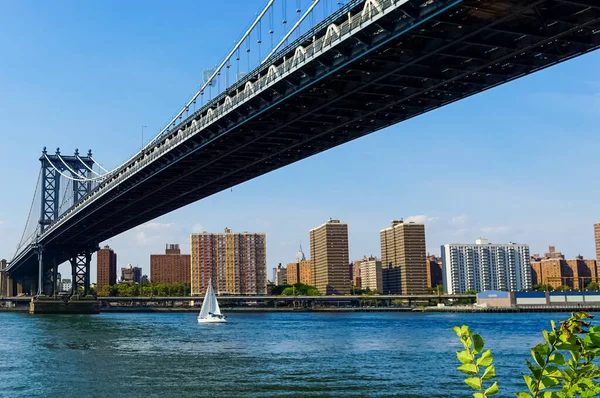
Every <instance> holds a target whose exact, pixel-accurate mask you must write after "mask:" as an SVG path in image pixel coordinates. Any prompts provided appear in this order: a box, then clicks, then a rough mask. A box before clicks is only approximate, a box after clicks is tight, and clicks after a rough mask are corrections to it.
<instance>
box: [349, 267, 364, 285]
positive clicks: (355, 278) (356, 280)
mask: <svg viewBox="0 0 600 398" xmlns="http://www.w3.org/2000/svg"><path fill="white" fill-rule="evenodd" d="M362 262H363V260H356V261H353V262H352V286H356V287H362V281H361V278H360V265H361V264H362Z"/></svg>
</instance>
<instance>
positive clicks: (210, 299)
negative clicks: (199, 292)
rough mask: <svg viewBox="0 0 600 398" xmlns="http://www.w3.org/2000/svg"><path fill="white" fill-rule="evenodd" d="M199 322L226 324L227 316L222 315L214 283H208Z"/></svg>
mask: <svg viewBox="0 0 600 398" xmlns="http://www.w3.org/2000/svg"><path fill="white" fill-rule="evenodd" d="M198 322H226V321H225V316H224V315H223V314H221V309H220V308H219V302H218V301H217V296H215V291H214V289H213V287H212V281H209V282H208V287H207V289H206V295H205V296H204V301H203V302H202V308H201V309H200V314H198Z"/></svg>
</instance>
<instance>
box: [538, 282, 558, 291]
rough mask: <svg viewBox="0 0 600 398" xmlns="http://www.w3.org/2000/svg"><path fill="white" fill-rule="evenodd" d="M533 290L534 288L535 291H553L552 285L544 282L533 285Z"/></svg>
mask: <svg viewBox="0 0 600 398" xmlns="http://www.w3.org/2000/svg"><path fill="white" fill-rule="evenodd" d="M533 290H535V291H537V292H552V291H554V286H552V285H547V284H544V283H538V284H535V285H533Z"/></svg>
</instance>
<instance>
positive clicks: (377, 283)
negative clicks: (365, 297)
mask: <svg viewBox="0 0 600 398" xmlns="http://www.w3.org/2000/svg"><path fill="white" fill-rule="evenodd" d="M360 280H361V282H360V283H361V287H362V288H363V289H369V290H372V291H376V292H379V293H382V292H383V277H382V273H381V261H380V260H378V259H377V258H375V257H365V258H364V259H363V260H362V261H361V263H360Z"/></svg>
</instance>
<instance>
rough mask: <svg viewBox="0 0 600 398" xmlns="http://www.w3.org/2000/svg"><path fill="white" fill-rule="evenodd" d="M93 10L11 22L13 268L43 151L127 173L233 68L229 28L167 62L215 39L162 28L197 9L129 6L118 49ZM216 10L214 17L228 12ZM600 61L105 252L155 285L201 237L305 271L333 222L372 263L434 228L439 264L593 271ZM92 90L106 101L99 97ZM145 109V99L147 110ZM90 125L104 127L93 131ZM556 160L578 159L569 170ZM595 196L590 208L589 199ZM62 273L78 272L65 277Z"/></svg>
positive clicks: (243, 8) (424, 124)
mask: <svg viewBox="0 0 600 398" xmlns="http://www.w3.org/2000/svg"><path fill="white" fill-rule="evenodd" d="M259 3H261V2H259V1H257V0H251V1H248V2H240V3H239V4H238V7H239V9H236V12H232V13H231V15H230V16H229V19H228V21H229V22H228V23H231V24H232V25H234V24H238V25H246V24H247V23H248V15H253V14H254V12H255V11H256V9H258V8H259V7H260V4H259ZM89 7H92V6H91V5H78V6H77V7H73V6H69V4H68V3H64V4H61V5H52V6H49V5H39V4H38V5H36V6H35V7H34V6H32V5H31V4H27V3H12V4H11V5H10V6H8V9H7V10H6V11H7V12H6V14H5V15H11V11H12V12H13V13H17V14H18V15H21V16H23V18H24V19H23V20H22V21H21V22H20V23H18V24H17V23H16V22H15V21H14V20H10V19H2V22H3V23H2V24H0V31H2V32H3V33H4V35H0V45H2V47H3V48H5V49H6V54H7V56H10V58H11V60H12V61H13V62H11V63H10V64H7V65H5V68H6V69H4V71H5V72H6V73H1V74H0V86H2V87H3V92H4V93H6V95H5V96H3V97H2V98H0V105H1V106H0V116H1V117H2V119H3V120H5V121H6V123H7V124H6V126H5V129H6V131H20V133H19V134H15V135H13V137H12V139H11V140H10V141H7V142H6V143H5V145H6V152H5V155H4V156H3V157H2V158H1V159H0V167H3V169H5V170H11V173H8V175H5V176H4V179H3V183H4V184H5V186H10V187H11V195H4V196H3V197H2V199H1V200H0V205H1V206H2V208H4V209H11V210H10V211H4V212H2V213H0V258H7V259H8V260H10V258H11V257H12V256H13V254H14V251H15V245H16V243H17V242H18V241H19V238H20V236H21V233H22V227H23V224H24V222H25V218H26V216H27V213H28V208H29V205H30V198H31V196H32V193H33V184H34V181H35V179H36V177H37V175H38V172H39V162H38V160H37V159H38V157H39V153H40V151H41V149H42V147H43V146H47V147H48V148H52V149H54V148H55V147H57V146H60V147H61V149H62V150H63V151H65V152H72V151H73V150H74V149H75V148H79V149H80V150H81V151H85V150H87V149H89V148H91V149H93V151H94V155H95V157H96V158H97V160H98V161H99V162H100V163H101V164H102V165H103V166H104V167H106V168H112V167H113V166H115V165H118V164H119V163H120V162H122V161H123V160H125V159H127V158H129V157H130V156H131V155H132V154H133V153H134V152H135V151H136V150H137V149H139V146H140V140H141V136H140V132H141V130H140V129H141V126H148V127H147V128H146V129H145V135H146V137H149V136H151V135H153V134H154V133H155V132H157V131H158V130H160V128H161V127H162V124H163V123H164V122H165V118H166V117H167V116H168V115H170V114H171V113H172V112H173V111H175V110H176V108H177V106H176V105H175V104H180V102H181V100H182V98H188V97H189V95H190V94H191V93H192V91H193V90H194V88H195V87H197V85H198V84H199V83H201V81H202V76H201V75H202V73H201V70H202V68H198V65H201V66H208V65H214V64H215V62H218V60H219V59H220V58H221V57H222V56H223V55H224V54H222V51H223V49H224V48H228V47H229V46H230V45H231V43H232V42H233V40H235V39H236V38H237V36H238V34H239V32H237V31H226V32H223V35H219V36H218V37H214V38H213V40H210V41H202V42H201V48H200V49H201V51H197V52H194V53H192V54H190V57H191V58H190V59H189V62H185V63H174V62H173V61H172V59H170V58H169V57H165V56H164V54H166V53H170V52H171V51H173V43H176V46H177V48H185V47H187V46H197V45H198V43H197V42H196V41H195V40H194V39H193V38H197V37H203V36H204V37H206V36H207V35H209V34H210V29H216V28H217V27H216V25H215V24H216V22H215V21H212V20H211V21H208V23H207V24H206V25H203V26H195V27H194V28H193V30H192V31H193V34H191V35H189V36H187V35H180V34H178V35H176V36H175V33H174V32H172V31H171V30H170V29H168V28H167V27H165V26H164V24H163V23H162V22H161V19H162V15H165V14H166V13H168V14H169V15H172V17H173V18H174V19H176V18H185V16H186V15H187V14H188V13H189V12H190V11H189V10H190V9H194V7H196V6H192V5H190V8H189V9H184V8H183V7H182V8H180V9H179V8H178V9H177V10H173V9H171V8H168V7H167V6H166V5H160V4H158V5H156V7H155V8H154V10H149V9H143V10H140V9H139V7H134V6H131V5H122V8H123V9H122V14H120V16H121V17H122V20H121V19H120V20H119V21H118V22H116V23H114V24H112V25H111V26H112V30H111V35H109V37H107V36H106V34H105V28H104V27H105V26H106V23H105V22H106V20H112V19H113V18H114V13H113V11H112V9H110V7H108V6H105V5H102V6H98V8H99V9H95V10H94V12H91V15H94V19H93V21H90V22H89V24H88V25H87V26H86V29H84V30H83V31H81V30H78V32H79V33H78V34H77V35H73V34H72V29H74V28H75V27H76V26H78V22H77V21H83V20H88V19H89V15H90V10H89ZM94 7H95V6H94ZM204 7H207V8H208V9H207V10H206V12H210V10H211V9H213V7H216V6H215V5H212V4H209V5H204ZM140 13H141V14H142V16H140ZM154 13H156V15H154ZM26 25H31V26H46V27H48V28H49V29H45V30H43V31H42V30H30V31H24V32H21V36H19V37H20V39H19V40H16V41H15V40H14V34H13V32H14V31H16V30H18V31H21V27H22V26H26ZM50 27H58V29H50ZM186 29H187V28H186ZM190 29H191V28H190ZM42 32H45V33H42ZM99 32H101V34H98V33H99ZM131 32H135V34H131ZM100 37H102V38H104V39H102V40H99V38H100ZM148 43H152V45H151V46H149V45H148ZM90 44H91V45H90ZM179 46H181V47H179ZM91 48H93V51H92V52H90V51H91V50H90V49H91ZM33 54H44V60H45V62H44V65H45V67H44V69H43V70H42V71H40V70H38V68H37V67H35V68H34V65H37V64H38V60H37V58H36V57H35V56H34V55H33ZM82 55H83V56H82ZM87 55H89V57H90V58H88V57H87ZM599 63H600V53H598V52H596V53H591V54H588V55H584V56H582V57H580V58H577V59H574V60H571V61H568V62H566V63H564V64H560V65H557V66H555V67H552V68H550V69H547V70H543V71H540V72H537V73H536V74H534V75H532V76H527V77H524V78H522V79H519V80H516V81H513V82H510V83H507V84H505V85H503V86H501V87H497V88H494V89H492V90H489V91H486V92H484V93H481V94H478V95H476V96H474V97H470V98H466V99H464V100H462V101H460V102H457V103H454V104H451V105H448V106H446V107H445V108H443V109H439V110H436V111H433V112H430V113H427V114H425V115H422V116H419V117H416V118H414V119H411V120H408V121H406V122H403V123H401V124H399V125H396V126H392V127H389V128H386V129H384V130H382V131H380V132H378V133H375V134H372V135H369V136H367V137H364V138H361V139H358V140H356V141H353V142H350V143H347V144H345V145H343V146H341V147H338V148H334V149H331V150H329V151H326V152H324V153H321V154H319V155H316V156H313V157H311V158H308V159H306V160H303V161H301V162H298V163H295V164H293V165H290V166H288V167H285V168H283V169H280V170H276V171H274V172H272V173H269V174H267V175H265V176H262V177H260V178H257V179H255V180H252V181H249V182H247V183H244V184H241V185H239V186H236V187H233V189H232V190H226V191H223V192H220V193H217V194H215V195H213V196H212V197H209V198H207V199H205V200H202V201H200V202H197V203H194V204H192V205H189V206H187V207H186V208H183V209H180V210H178V211H175V212H173V213H170V214H168V215H166V216H163V217H160V218H158V219H155V220H153V221H152V222H150V223H147V224H144V225H142V226H140V227H137V228H134V229H133V230H131V231H129V232H126V233H124V234H121V235H119V236H117V237H114V238H112V239H110V240H108V241H106V242H101V243H100V245H101V246H103V245H104V244H108V245H110V246H111V247H114V248H115V250H116V251H117V252H118V253H119V255H120V256H121V258H122V259H123V264H127V263H131V264H133V265H139V266H141V267H142V268H143V272H144V273H145V274H148V275H149V264H148V263H147V262H148V260H147V253H148V252H149V251H156V250H159V249H160V247H161V246H162V245H163V244H164V243H166V242H171V241H178V242H180V243H181V244H182V250H183V251H184V252H186V251H188V250H189V248H188V247H187V245H186V244H185V242H186V241H187V238H188V235H189V234H190V233H192V232H201V231H202V230H205V229H206V230H211V231H219V230H221V229H222V228H223V227H224V226H230V227H232V228H233V229H235V230H238V231H239V230H252V231H262V232H265V233H266V234H267V235H269V236H270V237H271V239H269V242H268V243H267V245H268V247H267V252H268V253H269V259H270V260H269V267H272V266H273V265H275V264H277V263H279V262H281V263H283V264H287V263H288V262H289V261H291V260H292V259H293V257H291V256H290V253H292V255H293V253H295V251H296V248H297V242H298V240H301V241H302V242H303V243H306V242H308V234H307V233H306V232H305V231H308V230H309V229H310V228H312V227H313V226H314V225H317V224H318V223H319V222H321V220H324V219H328V218H330V217H332V218H338V219H343V220H345V221H346V222H348V224H349V225H350V228H349V241H350V245H351V247H350V258H351V259H357V258H361V257H362V256H363V255H370V254H377V248H378V246H379V243H378V237H377V231H378V228H379V226H381V225H386V224H387V223H389V220H390V219H392V218H397V217H402V216H405V219H408V218H409V217H410V216H413V217H418V218H419V219H425V220H426V227H427V231H428V237H427V249H428V251H429V252H431V253H437V251H438V249H437V248H438V247H439V246H440V245H442V244H444V243H448V241H464V242H470V241H474V240H475V239H477V238H479V237H481V236H485V237H487V238H489V239H490V241H492V242H504V241H509V240H513V241H517V242H525V243H528V244H529V245H530V248H531V250H532V251H534V252H537V251H540V252H541V251H543V250H544V249H545V248H546V247H547V246H548V245H549V244H552V243H555V244H557V245H559V246H560V247H561V249H562V251H563V252H564V253H565V254H567V255H568V257H575V256H576V255H578V254H582V255H583V256H584V257H586V258H593V252H594V246H593V235H592V234H591V233H590V228H591V227H590V225H591V224H592V223H593V222H597V221H600V214H598V213H597V209H598V208H600V202H599V200H600V199H598V198H600V187H598V186H597V184H594V183H593V181H594V179H595V175H597V174H598V172H599V171H600V168H599V167H600V166H598V164H597V162H595V159H596V157H597V156H596V150H595V148H598V146H599V145H600V137H598V134H597V127H596V124H597V117H598V114H599V113H600V102H599V98H600V81H599V79H598V78H596V76H597V71H596V69H597V67H596V66H597V65H598V64H599ZM106 65H110V67H106ZM32 68H34V69H32ZM74 71H75V72H74ZM80 71H85V73H82V72H80ZM91 76H93V77H94V78H91ZM82 86H85V87H86V88H87V90H88V92H94V93H95V94H94V96H85V97H84V96H83V95H82V92H81V87H82ZM138 96H140V97H142V98H144V101H135V100H134V99H135V98H138ZM33 97H35V98H38V100H39V101H40V102H41V103H43V104H46V105H48V106H42V107H36V108H39V109H37V112H38V114H37V115H38V117H39V119H40V120H44V123H45V129H44V131H41V130H39V129H38V128H36V127H35V126H34V125H30V124H25V125H23V124H22V123H21V121H22V120H26V119H27V118H28V117H29V116H30V115H29V112H30V111H29V109H31V98H33ZM507 115H510V117H507ZM91 119H93V120H95V121H96V123H93V124H92V125H90V124H89V120H91ZM81 126H86V127H85V129H83V130H82V128H81ZM507 148H510V150H507ZM549 154H553V155H556V156H561V157H563V158H572V159H577V161H576V162H571V163H569V165H568V166H566V165H565V164H564V162H558V161H556V156H549ZM358 159H361V160H360V161H357V160H358ZM366 159H368V161H366ZM28 184H29V185H28ZM582 188H584V189H585V190H586V191H585V192H586V195H583V196H581V197H577V198H575V197H574V196H573V192H577V191H578V190H580V189H582ZM540 190H551V194H548V195H540V193H539V191H540ZM313 192H320V193H321V194H319V195H314V194H313ZM490 209H491V210H490ZM284 225H285V228H284ZM307 249H308V248H307ZM290 257H291V258H290ZM93 261H95V259H94V260H93ZM94 268H95V267H92V269H93V271H92V275H91V279H92V280H96V274H95V269H94ZM60 272H61V273H63V274H64V275H69V274H70V273H69V271H68V267H65V266H64V265H63V266H62V267H61V268H60Z"/></svg>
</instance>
